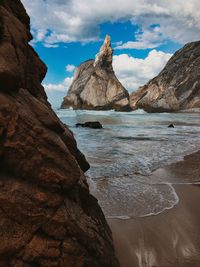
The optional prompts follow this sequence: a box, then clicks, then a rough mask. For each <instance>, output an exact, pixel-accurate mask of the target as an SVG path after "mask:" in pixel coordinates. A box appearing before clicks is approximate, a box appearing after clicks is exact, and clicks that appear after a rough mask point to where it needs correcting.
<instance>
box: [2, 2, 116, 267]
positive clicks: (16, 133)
mask: <svg viewBox="0 0 200 267" xmlns="http://www.w3.org/2000/svg"><path fill="white" fill-rule="evenodd" d="M31 38H32V37H31V34H30V29H29V17H28V15H27V14H26V11H25V9H24V7H23V6H22V4H21V2H20V1H19V0H5V1H1V2H0V266H1V267H7V266H8V267H10V266H11V267H39V266H40V267H68V266H69V267H70V266H91V267H94V266H118V262H117V260H116V258H115V255H114V250H113V245H112V237H111V232H110V229H109V227H108V226H107V223H106V221H105V218H104V216H103V214H102V211H101V209H100V207H99V206H98V204H97V200H96V199H95V198H94V197H92V196H91V195H90V194H89V190H88V185H87V182H86V179H85V176H84V173H83V172H84V171H86V170H87V169H88V168H89V165H88V163H87V161H86V160H85V157H84V156H83V155H82V154H81V152H80V151H79V150H78V149H77V145H76V141H75V140H74V138H73V134H72V133H71V132H70V130H69V129H67V128H66V127H65V126H64V125H63V124H62V123H61V122H60V121H59V119H58V118H57V117H56V115H55V114H54V112H53V110H52V109H51V107H50V105H49V104H48V102H47V99H46V95H45V92H44V89H43V87H42V86H41V81H42V79H43V78H44V76H45V74H46V66H45V65H44V63H43V62H41V60H40V59H39V57H38V56H37V54H36V53H35V52H34V50H33V49H32V47H31V46H30V45H29V44H28V42H29V41H30V40H31Z"/></svg>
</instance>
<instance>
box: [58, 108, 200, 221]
mask: <svg viewBox="0 0 200 267" xmlns="http://www.w3.org/2000/svg"><path fill="white" fill-rule="evenodd" d="M55 111H56V113H57V115H58V117H59V118H60V119H61V121H62V122H64V123H65V124H67V125H68V126H69V128H70V129H71V130H72V131H73V132H74V136H75V138H76V140H77V144H78V147H79V149H80V150H81V151H82V152H83V153H84V155H85V156H86V158H87V160H88V162H89V163H90V166H91V168H90V170H88V171H87V172H86V177H87V180H88V184H89V187H90V192H91V193H92V194H93V195H94V196H95V197H97V199H98V201H99V204H100V206H101V207H102V209H103V211H104V214H105V216H106V217H107V218H120V219H129V218H134V217H144V216H152V215H156V214H159V213H161V212H163V211H165V210H166V209H170V208H173V207H174V206H175V205H176V204H177V203H178V201H179V199H178V196H177V194H176V192H175V189H174V187H173V185H174V184H176V183H179V184H181V183H183V184H187V183H199V180H200V178H199V177H195V176H194V177H185V176H184V177H182V178H181V177H179V179H178V181H176V180H174V179H171V177H170V175H169V176H168V177H166V176H163V178H162V176H161V177H160V176H159V177H157V176H156V175H152V172H154V171H155V170H157V169H159V168H160V167H163V166H166V165H169V164H171V163H174V162H176V161H181V160H183V159H184V156H186V155H188V154H191V153H193V152H196V151H198V150H200V114H199V113H146V112H144V111H143V110H137V111H133V112H115V111H88V110H76V111H75V110H72V109H68V110H67V109H65V110H62V109H56V110H55ZM86 121H99V122H100V123H101V124H102V125H103V129H90V128H82V127H79V128H76V127H75V124H76V123H83V122H86ZM169 124H173V125H174V128H168V125H169Z"/></svg>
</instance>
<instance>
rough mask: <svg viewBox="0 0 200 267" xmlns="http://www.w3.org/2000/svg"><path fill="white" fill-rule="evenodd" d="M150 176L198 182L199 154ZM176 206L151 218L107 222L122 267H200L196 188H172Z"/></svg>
mask: <svg viewBox="0 0 200 267" xmlns="http://www.w3.org/2000/svg"><path fill="white" fill-rule="evenodd" d="M153 175H162V176H163V175H166V176H168V177H169V175H170V178H174V179H175V180H176V181H177V180H178V178H179V177H183V176H184V177H188V176H189V177H191V178H192V177H194V176H195V177H196V178H199V180H200V152H198V153H195V154H192V155H190V156H186V157H185V160H184V161H181V162H178V163H175V164H172V165H170V166H167V167H165V168H161V169H158V170H157V171H155V172H154V173H153ZM174 188H175V190H176V193H177V195H178V197H179V203H178V204H177V205H176V206H175V207H174V208H172V209H170V210H166V211H164V212H163V213H161V214H159V215H155V216H149V217H143V218H134V219H129V220H119V219H109V220H108V222H109V225H110V227H111V229H112V232H113V238H114V244H115V249H116V254H117V256H118V259H119V261H120V263H121V266H122V267H200V186H199V185H192V184H176V185H174Z"/></svg>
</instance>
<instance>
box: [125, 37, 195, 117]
mask: <svg viewBox="0 0 200 267" xmlns="http://www.w3.org/2000/svg"><path fill="white" fill-rule="evenodd" d="M130 98H131V100H130V101H131V107H132V109H136V108H142V109H144V110H146V111H148V112H166V111H167V112H173V111H180V110H194V111H195V110H197V109H199V108H200V41H198V42H192V43H189V44H187V45H185V46H184V47H183V48H182V49H180V50H179V51H177V52H176V53H175V54H174V56H173V57H172V58H171V59H170V60H169V62H168V63H167V65H166V67H165V68H164V69H163V70H162V71H161V73H160V74H159V75H158V76H157V77H155V78H154V79H152V80H151V81H149V82H148V83H147V84H146V85H144V86H142V87H140V88H139V90H138V91H137V92H135V93H133V94H132V95H131V97H130Z"/></svg>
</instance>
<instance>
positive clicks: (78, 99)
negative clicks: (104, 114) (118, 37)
mask: <svg viewBox="0 0 200 267" xmlns="http://www.w3.org/2000/svg"><path fill="white" fill-rule="evenodd" d="M112 57H113V50H112V48H111V41H110V37H109V36H107V37H106V39H105V42H104V44H103V46H102V47H101V49H100V52H99V54H98V55H97V57H96V60H88V61H86V62H84V63H82V64H81V65H80V66H79V67H78V68H77V69H76V71H75V74H74V79H73V83H72V85H71V86H70V88H69V91H68V94H67V96H66V97H65V98H64V100H63V103H62V105H61V108H70V107H72V108H73V109H92V110H110V109H114V110H117V111H130V110H131V109H130V105H129V94H128V92H127V90H126V89H125V88H124V87H123V86H122V84H121V83H120V82H119V80H118V79H117V77H116V76H115V73H114V70H113V67H112Z"/></svg>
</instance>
